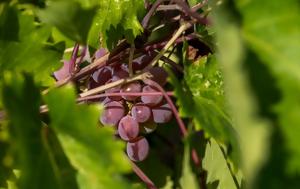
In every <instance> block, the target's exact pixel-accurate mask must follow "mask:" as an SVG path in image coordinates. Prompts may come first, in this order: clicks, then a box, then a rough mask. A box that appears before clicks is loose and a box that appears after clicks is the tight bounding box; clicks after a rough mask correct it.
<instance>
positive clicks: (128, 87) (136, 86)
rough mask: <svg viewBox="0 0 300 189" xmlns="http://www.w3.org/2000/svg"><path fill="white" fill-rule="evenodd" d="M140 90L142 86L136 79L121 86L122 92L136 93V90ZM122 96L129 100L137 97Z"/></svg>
mask: <svg viewBox="0 0 300 189" xmlns="http://www.w3.org/2000/svg"><path fill="white" fill-rule="evenodd" d="M141 90H142V86H141V84H140V83H139V82H138V81H134V82H131V83H127V84H125V85H123V86H122V88H121V92H123V93H136V92H141ZM122 97H123V98H124V99H125V100H129V101H134V100H135V99H137V98H138V96H126V95H123V96H122Z"/></svg>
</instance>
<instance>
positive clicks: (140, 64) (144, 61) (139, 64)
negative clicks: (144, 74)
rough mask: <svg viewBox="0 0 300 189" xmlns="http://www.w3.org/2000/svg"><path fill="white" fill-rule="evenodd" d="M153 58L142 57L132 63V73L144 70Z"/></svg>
mask: <svg viewBox="0 0 300 189" xmlns="http://www.w3.org/2000/svg"><path fill="white" fill-rule="evenodd" d="M153 58H154V55H153V54H152V55H151V54H150V55H142V56H140V57H138V58H136V59H134V60H133V62H132V69H133V71H138V70H142V69H144V68H145V67H146V66H147V65H148V64H149V63H150V62H151V60H152V59H153Z"/></svg>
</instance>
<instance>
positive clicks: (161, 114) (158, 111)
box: [152, 104, 172, 123]
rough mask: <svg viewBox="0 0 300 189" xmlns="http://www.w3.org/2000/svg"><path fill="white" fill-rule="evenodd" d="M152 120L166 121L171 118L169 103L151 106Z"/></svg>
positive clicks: (157, 121) (156, 121)
mask: <svg viewBox="0 0 300 189" xmlns="http://www.w3.org/2000/svg"><path fill="white" fill-rule="evenodd" d="M152 115H153V120H154V122H155V123H167V122H169V121H170V120H171V119H172V110H171V108H170V105H169V104H164V105H162V106H159V107H155V108H152Z"/></svg>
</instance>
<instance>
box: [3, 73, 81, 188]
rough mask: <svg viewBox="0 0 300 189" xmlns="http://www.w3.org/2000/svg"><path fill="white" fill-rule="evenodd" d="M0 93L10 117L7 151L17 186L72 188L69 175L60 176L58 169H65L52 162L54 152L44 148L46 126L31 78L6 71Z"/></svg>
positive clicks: (45, 144) (37, 92)
mask: <svg viewBox="0 0 300 189" xmlns="http://www.w3.org/2000/svg"><path fill="white" fill-rule="evenodd" d="M28 91H30V92H28ZM2 93H3V102H4V106H5V109H6V111H7V114H8V117H9V120H10V122H9V130H10V137H11V138H13V140H9V147H10V150H9V152H11V154H10V155H11V156H13V157H14V159H11V160H10V161H11V164H12V163H13V166H14V168H18V169H19V170H20V171H21V175H20V178H19V179H18V180H17V185H18V187H20V188H22V189H40V188H45V189H47V188H49V189H53V188H58V189H59V188H74V187H73V184H72V183H70V182H67V181H70V179H69V175H68V174H64V176H65V179H62V178H61V176H62V172H61V171H62V170H64V171H65V169H62V167H61V166H60V165H57V164H56V163H55V161H53V159H52V158H53V154H52V152H51V151H50V150H49V148H47V142H48V139H47V128H46V127H43V126H42V122H41V120H40V113H39V106H40V100H41V98H40V94H39V90H38V88H37V87H36V86H35V85H34V82H33V80H32V77H30V76H29V75H25V76H24V79H22V78H17V77H14V76H13V75H12V74H11V73H6V74H5V83H4V86H3V91H2ZM2 150H3V149H2ZM5 152H6V153H7V152H8V151H4V152H3V153H5ZM11 158H12V157H11ZM1 163H4V162H1ZM11 166H12V165H11ZM73 181H75V180H73Z"/></svg>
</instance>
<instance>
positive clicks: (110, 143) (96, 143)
mask: <svg viewBox="0 0 300 189" xmlns="http://www.w3.org/2000/svg"><path fill="white" fill-rule="evenodd" d="M58 99H59V102H58ZM46 100H47V103H48V106H49V109H50V118H51V126H52V127H53V128H54V129H55V131H56V132H57V133H58V138H59V141H60V142H61V144H62V147H63V149H64V151H65V153H66V154H67V156H68V158H69V159H70V161H71V164H72V165H73V166H74V168H75V169H76V170H77V171H78V174H77V181H78V183H79V185H80V188H87V189H88V188H93V189H96V188H128V187H129V184H128V183H127V182H126V180H125V179H124V178H123V177H122V176H121V173H126V172H128V171H129V162H128V159H127V157H126V156H125V154H124V153H123V148H124V144H123V143H121V142H119V141H115V140H113V131H112V130H111V129H109V128H105V127H104V128H99V127H98V126H97V122H98V117H99V114H100V110H101V109H100V107H99V106H95V105H93V106H92V105H91V106H87V105H80V106H78V105H76V104H75V93H74V89H73V88H72V87H71V86H67V87H64V88H60V89H57V90H54V91H51V92H50V93H49V94H48V96H47V98H46Z"/></svg>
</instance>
